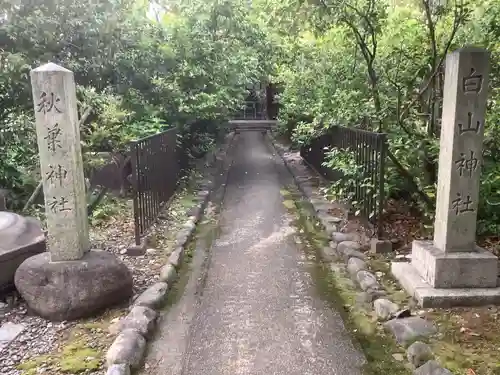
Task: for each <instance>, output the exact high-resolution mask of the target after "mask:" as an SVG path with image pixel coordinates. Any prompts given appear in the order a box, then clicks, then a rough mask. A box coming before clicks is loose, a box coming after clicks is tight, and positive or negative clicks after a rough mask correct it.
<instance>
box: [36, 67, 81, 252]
mask: <svg viewBox="0 0 500 375" xmlns="http://www.w3.org/2000/svg"><path fill="white" fill-rule="evenodd" d="M31 82H32V86H33V100H34V105H35V118H36V132H37V136H38V151H39V154H40V168H41V175H42V180H43V191H44V196H45V214H46V220H47V230H48V233H49V234H48V240H47V246H48V249H49V251H50V257H51V260H52V261H62V260H77V259H80V258H82V256H83V254H84V253H85V252H87V251H89V249H90V245H89V234H88V220H87V204H86V195H85V180H84V177H83V161H82V152H81V146H80V129H79V126H78V112H77V101H76V89H75V80H74V77H73V72H71V71H69V70H67V69H65V68H63V67H60V66H58V65H56V64H52V63H50V64H46V65H43V66H41V67H39V68H37V69H34V70H33V71H32V72H31Z"/></svg>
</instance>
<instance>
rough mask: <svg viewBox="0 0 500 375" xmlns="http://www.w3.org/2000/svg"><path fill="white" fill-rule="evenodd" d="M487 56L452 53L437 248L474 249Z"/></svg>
mask: <svg viewBox="0 0 500 375" xmlns="http://www.w3.org/2000/svg"><path fill="white" fill-rule="evenodd" d="M488 74H489V54H488V52H487V51H485V50H483V49H479V48H473V47H468V48H464V49H461V50H458V51H455V52H453V53H451V54H449V55H448V57H447V60H446V76H445V85H444V101H443V117H442V127H441V140H440V146H441V147H440V154H439V175H438V190H437V206H436V221H435V226H434V246H435V247H437V248H438V249H440V250H442V251H444V252H467V251H472V250H473V249H474V248H475V239H476V218H477V209H478V200H479V178H480V174H481V167H482V160H483V158H482V148H483V137H484V119H485V112H486V99H487V95H488Z"/></svg>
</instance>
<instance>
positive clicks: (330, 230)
mask: <svg viewBox="0 0 500 375" xmlns="http://www.w3.org/2000/svg"><path fill="white" fill-rule="evenodd" d="M322 224H323V226H324V227H325V232H326V233H327V234H328V235H329V236H331V234H332V233H335V232H337V231H338V230H339V228H338V227H337V225H335V224H332V223H328V222H322Z"/></svg>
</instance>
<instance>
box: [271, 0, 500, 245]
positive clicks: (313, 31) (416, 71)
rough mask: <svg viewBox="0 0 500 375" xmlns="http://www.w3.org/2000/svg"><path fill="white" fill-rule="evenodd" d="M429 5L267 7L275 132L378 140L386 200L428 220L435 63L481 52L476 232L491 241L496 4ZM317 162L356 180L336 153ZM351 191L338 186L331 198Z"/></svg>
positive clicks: (434, 164)
mask: <svg viewBox="0 0 500 375" xmlns="http://www.w3.org/2000/svg"><path fill="white" fill-rule="evenodd" d="M434 3H436V2H433V1H430V0H421V1H418V2H411V1H379V0H342V1H338V0H324V1H321V2H315V1H303V2H300V3H297V2H293V1H285V2H284V3H283V2H277V1H272V0H268V1H266V6H265V7H264V9H265V10H266V11H265V13H266V14H265V15H263V17H265V24H266V27H267V30H269V32H270V33H272V37H271V38H275V39H277V40H279V41H280V43H278V46H279V50H278V51H276V55H277V56H278V58H277V61H276V65H277V77H276V81H278V82H284V83H285V85H284V90H283V92H282V93H281V94H280V97H279V100H280V105H281V107H280V114H279V120H280V132H281V133H282V134H286V135H288V136H289V137H290V138H291V140H292V141H293V142H294V143H296V144H298V145H306V144H307V143H308V142H309V141H310V140H311V139H313V138H315V137H317V136H318V135H321V134H323V133H325V132H326V131H328V129H329V128H330V127H331V126H334V125H344V126H348V127H358V128H364V129H367V130H372V131H383V132H385V133H387V135H388V142H389V150H390V155H391V157H392V158H391V160H389V162H388V165H387V168H388V170H387V185H388V186H387V190H388V192H390V193H391V195H390V196H391V197H393V198H397V199H404V200H407V201H408V202H411V201H414V202H415V203H416V204H418V205H419V206H420V208H421V211H422V212H423V213H424V214H425V215H426V216H427V217H428V218H432V217H433V215H434V212H433V207H432V206H431V205H429V204H428V202H431V203H432V202H434V200H435V198H436V185H437V168H438V155H439V136H440V121H439V120H440V117H441V111H442V94H443V83H444V75H443V69H442V68H443V67H442V63H443V61H444V57H445V56H446V54H447V53H448V52H450V51H452V50H454V49H456V48H459V47H462V46H464V45H466V44H473V45H478V46H483V47H486V48H488V49H489V50H490V51H491V54H492V69H491V84H490V94H489V103H488V110H487V119H486V124H487V127H486V132H485V141H484V163H483V166H482V174H481V187H480V204H479V212H478V218H479V226H478V233H479V234H493V235H495V234H498V233H500V217H499V215H500V205H498V204H495V203H498V202H499V201H500V199H499V196H498V194H499V193H498V192H499V191H500V177H499V176H500V175H499V173H500V170H499V168H498V165H499V164H500V153H499V151H498V150H500V136H499V134H500V125H499V124H500V91H499V90H500V89H499V87H500V82H499V80H500V44H499V40H500V39H499V38H500V31H499V30H500V29H499V28H498V24H499V21H500V2H499V1H498V0H481V1H474V2H472V1H461V0H451V1H447V2H446V5H445V6H434V5H433V4H434ZM293 4H295V6H294V5H293ZM269 9H274V10H275V12H270V11H269ZM393 160H396V161H397V164H396V163H394V162H393ZM326 164H327V165H328V166H329V167H331V168H333V169H336V170H342V171H343V172H344V173H345V175H346V176H348V175H352V173H355V168H354V166H353V165H350V164H349V163H347V162H346V160H344V158H343V156H342V155H341V154H337V153H335V154H330V155H329V159H328V160H327V162H326ZM351 167H352V168H354V169H352V168H351ZM350 184H351V182H350V180H349V179H345V180H342V181H340V182H339V183H337V184H334V186H332V188H331V190H332V191H337V192H340V191H344V190H345V189H348V188H349V186H350ZM415 203H413V204H412V205H414V204H415Z"/></svg>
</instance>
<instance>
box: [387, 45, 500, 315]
mask: <svg viewBox="0 0 500 375" xmlns="http://www.w3.org/2000/svg"><path fill="white" fill-rule="evenodd" d="M488 74H489V53H488V52H487V51H486V50H483V49H480V48H475V47H466V48H463V49H460V50H457V51H455V52H453V53H450V54H449V55H448V56H447V59H446V74H445V85H444V101H443V116H442V125H441V138H440V152H439V174H438V189H437V204H436V218H435V224H434V241H432V242H431V241H414V242H413V246H412V262H411V265H405V264H397V263H393V266H392V270H393V274H394V275H395V276H396V277H397V278H398V279H399V280H400V282H401V283H402V284H403V286H404V287H405V288H406V289H407V290H409V291H410V292H412V294H414V295H416V297H417V299H419V300H420V302H423V304H424V305H425V304H426V302H425V301H424V300H426V301H427V305H428V306H430V304H432V305H440V304H441V305H446V306H451V305H463V304H465V305H467V304H478V303H479V302H478V301H480V300H481V301H487V302H485V303H488V302H494V301H497V300H498V301H500V289H499V288H497V284H498V263H497V258H496V257H495V256H494V255H493V254H491V253H489V252H488V251H486V250H484V249H482V248H480V247H478V246H477V245H476V242H475V239H476V220H477V210H478V201H479V179H480V174H481V167H482V161H483V159H482V148H483V137H484V127H485V112H486V99H487V95H488V83H489V80H488ZM410 266H411V269H410V268H409V267H410ZM415 271H416V272H415ZM466 288H488V289H489V288H491V289H490V290H488V291H487V292H486V294H487V295H489V296H490V297H491V298H490V299H489V300H488V299H487V298H486V299H484V298H478V294H477V293H479V294H481V296H483V297H484V293H482V292H481V291H479V290H476V291H474V290H473V289H466Z"/></svg>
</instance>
